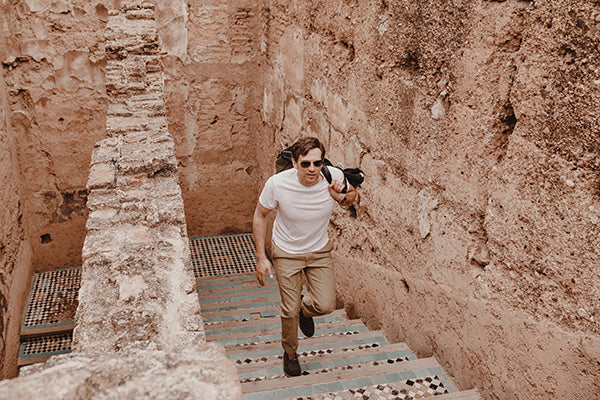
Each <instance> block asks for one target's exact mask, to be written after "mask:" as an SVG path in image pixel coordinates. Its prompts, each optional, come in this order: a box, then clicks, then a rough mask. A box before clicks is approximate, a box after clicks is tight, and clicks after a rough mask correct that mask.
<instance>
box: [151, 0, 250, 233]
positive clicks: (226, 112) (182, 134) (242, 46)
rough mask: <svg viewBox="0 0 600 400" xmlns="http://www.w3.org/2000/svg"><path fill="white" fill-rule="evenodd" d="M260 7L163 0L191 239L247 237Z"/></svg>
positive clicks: (170, 94) (172, 121)
mask: <svg viewBox="0 0 600 400" xmlns="http://www.w3.org/2000/svg"><path fill="white" fill-rule="evenodd" d="M258 18H259V15H258V10H257V8H256V2H254V1H251V0H243V1H221V0H209V1H197V0H192V1H183V0H176V1H164V0H163V1H157V22H158V27H159V28H158V32H159V36H160V38H161V45H162V49H163V50H164V52H165V53H166V54H165V57H164V64H165V93H166V103H167V119H168V121H169V131H170V132H171V134H172V135H173V138H174V139H175V144H176V148H177V161H178V165H179V175H180V182H181V188H182V194H183V200H184V204H185V212H186V220H187V222H188V230H189V232H188V233H189V235H190V237H199V236H211V235H216V234H227V233H239V232H248V231H249V230H250V227H251V218H249V217H248V216H249V215H252V212H253V210H254V200H255V199H256V196H257V193H256V192H257V181H258V176H259V175H258V173H257V171H258V170H257V169H256V143H257V136H258V134H259V126H260V113H259V109H260V101H261V98H260V96H261V90H262V89H261V86H260V79H259V66H258V65H257V64H256V55H257V53H258V43H259V42H258Z"/></svg>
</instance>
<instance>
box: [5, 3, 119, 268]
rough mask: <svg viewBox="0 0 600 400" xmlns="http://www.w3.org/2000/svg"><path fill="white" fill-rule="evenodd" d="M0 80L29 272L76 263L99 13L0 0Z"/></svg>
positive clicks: (99, 85) (100, 65) (100, 117)
mask: <svg viewBox="0 0 600 400" xmlns="http://www.w3.org/2000/svg"><path fill="white" fill-rule="evenodd" d="M2 3H4V4H5V5H4V8H3V9H4V10H5V11H6V13H5V14H4V15H3V18H4V20H5V27H6V30H7V31H9V32H10V36H9V40H7V42H6V43H7V46H6V48H5V49H4V50H3V54H2V59H1V60H0V62H2V66H3V70H4V80H5V82H6V88H7V90H8V101H9V105H8V108H7V110H6V113H7V114H6V117H7V122H8V129H9V130H10V132H11V133H12V135H13V136H14V140H15V155H16V159H17V163H18V168H17V169H16V170H18V171H19V178H20V179H19V180H20V183H21V186H22V189H21V192H22V196H21V202H22V207H23V215H24V223H25V224H26V230H25V233H26V236H27V238H28V239H29V240H30V242H31V245H32V248H33V253H34V258H33V266H34V268H35V269H37V270H51V269H56V268H62V267H69V266H79V265H81V247H82V245H83V238H84V236H85V220H86V217H87V210H86V208H85V200H86V197H87V191H86V189H85V183H86V180H87V172H88V164H89V160H90V155H91V150H92V148H93V146H94V143H95V142H96V141H98V140H100V139H101V138H102V137H103V136H104V130H105V118H106V91H105V89H104V65H105V59H104V44H103V41H104V40H103V37H102V34H103V32H104V26H105V22H106V15H105V13H104V12H103V11H102V7H110V6H111V4H112V2H110V1H107V2H103V3H104V6H102V7H100V8H99V6H100V4H98V5H97V4H95V3H94V4H93V3H81V2H72V1H44V0H41V1H40V0H35V1H34V0H31V1H24V2H19V3H16V4H11V5H9V4H8V3H9V2H7V1H3V2H2Z"/></svg>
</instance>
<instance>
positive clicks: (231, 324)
mask: <svg viewBox="0 0 600 400" xmlns="http://www.w3.org/2000/svg"><path fill="white" fill-rule="evenodd" d="M324 317H342V318H344V319H348V316H347V315H346V311H345V310H344V309H343V308H340V309H338V310H335V311H334V312H332V313H331V314H327V315H326V316H324ZM324 317H315V324H319V323H321V322H320V321H321V320H323V319H324ZM276 323H279V324H281V318H280V317H279V316H278V315H277V316H273V317H262V318H256V319H248V320H235V321H222V322H212V323H210V324H206V325H205V327H204V331H205V332H210V331H214V330H222V329H235V328H241V327H246V326H247V327H252V326H256V327H257V329H256V330H259V329H260V326H261V325H272V324H276Z"/></svg>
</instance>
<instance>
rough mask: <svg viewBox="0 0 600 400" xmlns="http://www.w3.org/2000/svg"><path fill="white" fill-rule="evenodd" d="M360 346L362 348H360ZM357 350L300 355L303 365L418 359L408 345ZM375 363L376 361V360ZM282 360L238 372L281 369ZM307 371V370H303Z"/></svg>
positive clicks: (277, 358)
mask: <svg viewBox="0 0 600 400" xmlns="http://www.w3.org/2000/svg"><path fill="white" fill-rule="evenodd" d="M359 346H360V348H358V347H359ZM355 347H356V349H352V350H351V351H342V348H339V349H337V351H335V350H334V351H331V352H325V353H323V354H318V353H317V354H315V355H312V356H308V357H307V356H301V355H300V354H299V358H298V359H299V360H300V361H301V363H302V364H315V363H322V362H325V363H330V362H334V361H336V360H341V359H349V358H352V359H355V358H361V357H368V356H374V355H385V354H392V353H398V352H409V354H410V359H416V357H415V356H414V354H412V351H411V350H410V349H409V347H408V345H406V343H393V344H388V345H383V346H376V347H372V346H369V347H365V346H364V345H356V346H355ZM374 361H375V360H374ZM282 363H283V361H282V358H281V356H278V357H270V358H269V360H268V361H267V362H264V363H260V364H248V365H243V364H242V365H239V366H238V372H239V373H243V372H251V371H260V370H261V369H270V368H273V367H281V366H282ZM317 368H325V367H323V366H321V367H317ZM303 370H305V369H303Z"/></svg>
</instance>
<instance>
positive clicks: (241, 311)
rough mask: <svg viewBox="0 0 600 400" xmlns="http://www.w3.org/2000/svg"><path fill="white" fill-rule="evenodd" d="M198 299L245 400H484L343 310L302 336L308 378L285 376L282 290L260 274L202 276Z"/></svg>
mask: <svg viewBox="0 0 600 400" xmlns="http://www.w3.org/2000/svg"><path fill="white" fill-rule="evenodd" d="M196 290H197V291H198V295H199V298H200V303H201V307H202V310H203V311H202V315H203V317H204V322H205V331H206V337H207V340H208V341H214V342H217V343H220V344H222V345H223V346H225V348H226V351H227V357H228V358H230V359H231V360H234V361H235V362H236V364H237V366H238V372H239V377H240V382H241V383H242V391H243V393H244V399H245V400H266V399H269V400H271V399H273V400H274V399H291V398H294V399H300V398H302V399H357V398H360V399H406V400H408V399H421V398H429V397H433V396H435V398H436V399H439V400H446V399H461V400H475V399H480V396H479V394H478V393H477V392H476V391H475V390H468V391H457V390H456V387H455V386H454V384H453V383H452V381H451V379H450V378H449V377H448V376H447V375H446V374H445V373H444V371H443V370H442V368H441V367H440V365H439V364H438V363H437V361H436V360H435V359H434V358H422V359H418V358H416V357H415V355H414V354H413V353H412V351H411V350H410V349H409V348H408V346H407V345H406V344H404V343H394V344H390V343H388V341H387V340H386V338H385V336H384V335H383V333H382V332H381V331H370V330H368V329H367V328H366V327H365V325H364V324H363V323H362V322H361V321H360V320H352V319H349V318H348V316H347V315H346V313H345V312H344V310H336V311H335V312H333V313H332V314H330V315H327V316H323V317H317V318H315V328H316V330H315V335H314V336H313V337H311V338H305V337H303V336H302V333H299V335H300V346H299V349H298V356H299V360H300V365H301V367H302V371H303V373H302V375H301V376H299V377H293V378H288V377H286V376H285V375H284V373H283V368H282V365H283V360H282V354H283V350H282V348H281V342H280V339H281V330H280V329H281V325H280V319H279V292H278V289H277V283H276V281H275V279H270V280H268V281H267V285H266V286H265V287H262V288H261V287H259V286H258V284H257V282H256V278H255V276H254V273H252V272H248V273H242V274H231V275H220V276H210V277H202V278H200V279H199V280H198V282H197V289H196Z"/></svg>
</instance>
